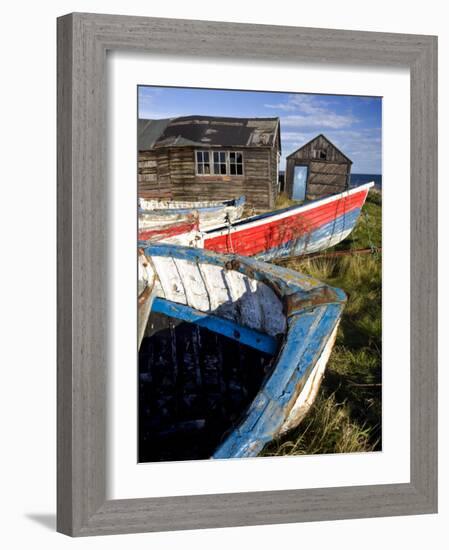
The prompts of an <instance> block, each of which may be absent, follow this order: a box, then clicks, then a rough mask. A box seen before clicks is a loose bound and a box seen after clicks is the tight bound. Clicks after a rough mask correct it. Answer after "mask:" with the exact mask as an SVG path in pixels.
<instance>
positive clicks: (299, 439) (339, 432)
mask: <svg viewBox="0 0 449 550" xmlns="http://www.w3.org/2000/svg"><path fill="white" fill-rule="evenodd" d="M381 214H382V199H381V195H380V194H378V193H370V194H369V197H368V200H367V203H366V204H365V206H364V209H363V212H362V215H361V217H360V219H359V222H358V224H357V227H356V228H355V230H354V231H353V233H352V234H351V235H350V236H349V238H348V239H346V240H345V241H344V242H343V243H340V244H339V245H338V247H336V248H338V249H339V250H342V249H355V248H369V247H373V249H376V248H377V247H380V246H381V217H382V216H381ZM330 251H331V250H330ZM282 265H283V266H285V267H289V268H291V269H295V270H297V271H300V272H302V273H306V274H309V275H312V276H314V277H316V278H318V279H320V280H322V281H324V282H326V283H329V284H330V285H332V286H337V287H339V288H342V289H343V290H344V291H345V292H346V294H347V295H348V302H347V305H346V307H345V310H344V313H343V316H342V319H341V323H340V329H339V332H338V336H337V341H336V345H335V347H334V350H333V352H332V354H331V357H330V359H329V362H328V366H327V369H326V375H325V377H324V380H323V384H322V388H321V390H320V393H319V395H318V397H317V400H316V402H315V404H314V406H313V407H312V408H311V410H310V411H309V413H308V415H307V416H306V418H305V419H304V420H303V422H302V424H301V425H300V426H299V427H298V428H297V429H296V430H294V431H292V432H291V433H289V434H287V435H286V436H284V437H283V438H281V439H280V440H278V441H274V442H272V443H271V444H270V445H268V446H267V447H266V448H265V449H264V451H263V453H262V454H263V455H265V456H269V455H286V454H317V453H320V454H323V453H341V452H344V453H349V452H364V451H374V450H381V403H382V385H381V384H382V361H381V358H382V355H381V350H382V340H381V338H382V321H381V313H382V307H381V298H382V294H381V291H382V286H381V285H382V258H381V255H380V254H379V253H376V252H374V253H373V254H369V255H351V256H339V257H320V258H316V259H307V258H306V259H297V258H296V259H294V258H292V259H289V260H288V261H283V262H282Z"/></svg>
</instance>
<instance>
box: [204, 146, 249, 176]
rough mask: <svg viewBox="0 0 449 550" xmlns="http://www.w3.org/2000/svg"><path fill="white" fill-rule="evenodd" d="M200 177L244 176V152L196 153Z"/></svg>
mask: <svg viewBox="0 0 449 550" xmlns="http://www.w3.org/2000/svg"><path fill="white" fill-rule="evenodd" d="M195 163H196V173H197V175H198V176H207V175H211V174H212V175H215V176H243V153H242V151H196V152H195Z"/></svg>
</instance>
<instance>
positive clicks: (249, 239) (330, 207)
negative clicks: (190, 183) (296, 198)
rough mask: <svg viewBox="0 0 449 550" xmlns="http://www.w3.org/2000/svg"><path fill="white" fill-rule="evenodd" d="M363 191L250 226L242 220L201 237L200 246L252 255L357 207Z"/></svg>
mask: <svg viewBox="0 0 449 550" xmlns="http://www.w3.org/2000/svg"><path fill="white" fill-rule="evenodd" d="M367 194H368V191H367V190H366V191H365V190H364V191H360V192H359V193H354V194H353V195H349V196H346V197H342V198H340V199H337V200H335V201H332V202H329V203H327V204H323V205H319V204H317V206H316V208H311V209H310V210H306V211H305V212H295V211H292V214H291V216H289V217H285V218H282V219H280V220H272V219H271V217H269V218H266V219H265V220H261V223H260V224H258V225H255V226H253V227H247V228H245V224H242V225H241V226H240V227H237V228H236V230H235V231H231V233H230V234H225V235H219V236H216V237H214V236H213V234H211V235H210V236H209V237H206V238H205V240H204V248H206V249H208V250H214V251H216V252H224V253H229V252H234V253H236V254H241V255H242V256H252V255H254V254H258V253H259V252H263V251H265V250H269V249H270V248H275V247H277V246H280V245H282V244H283V243H286V242H288V241H291V240H292V239H297V238H300V237H302V236H304V235H306V234H307V233H309V232H311V231H314V230H316V229H318V228H319V227H321V226H322V225H324V224H326V223H329V222H331V221H332V220H334V219H336V218H338V217H339V216H342V215H343V214H345V213H349V212H351V210H354V209H355V208H361V207H362V206H363V204H364V202H365V199H366V196H367ZM275 215H276V213H273V216H275ZM249 223H251V222H249Z"/></svg>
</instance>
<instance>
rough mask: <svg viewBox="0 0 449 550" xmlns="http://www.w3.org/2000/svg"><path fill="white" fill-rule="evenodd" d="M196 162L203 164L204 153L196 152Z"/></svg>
mask: <svg viewBox="0 0 449 550" xmlns="http://www.w3.org/2000/svg"><path fill="white" fill-rule="evenodd" d="M196 161H197V162H203V153H202V151H197V152H196Z"/></svg>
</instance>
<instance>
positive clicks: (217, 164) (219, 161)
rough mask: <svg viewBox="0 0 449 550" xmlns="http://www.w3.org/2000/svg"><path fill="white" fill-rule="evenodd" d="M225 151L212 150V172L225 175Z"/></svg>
mask: <svg viewBox="0 0 449 550" xmlns="http://www.w3.org/2000/svg"><path fill="white" fill-rule="evenodd" d="M226 157H227V154H226V151H214V174H219V175H222V176H225V175H226V174H227V173H228V166H227V164H228V163H227V159H226Z"/></svg>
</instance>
